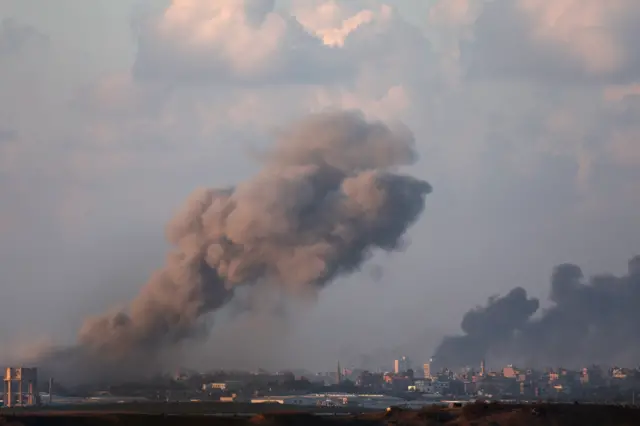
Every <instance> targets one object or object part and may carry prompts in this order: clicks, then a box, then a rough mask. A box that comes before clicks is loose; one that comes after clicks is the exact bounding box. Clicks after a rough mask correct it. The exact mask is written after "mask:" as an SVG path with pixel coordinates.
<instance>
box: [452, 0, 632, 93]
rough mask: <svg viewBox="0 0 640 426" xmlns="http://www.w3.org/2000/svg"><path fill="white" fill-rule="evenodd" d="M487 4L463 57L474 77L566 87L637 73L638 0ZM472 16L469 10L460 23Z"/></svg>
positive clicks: (518, 0)
mask: <svg viewBox="0 0 640 426" xmlns="http://www.w3.org/2000/svg"><path fill="white" fill-rule="evenodd" d="M462 3H464V2H462ZM484 3H485V4H484V7H483V9H482V12H481V13H480V14H479V15H478V16H477V20H476V21H475V23H474V34H473V36H474V42H472V43H470V44H468V45H467V48H466V49H465V53H464V55H466V56H467V58H466V59H467V61H466V66H467V68H468V71H469V73H471V74H479V75H482V76H485V77H489V78H491V77H493V78H505V77H506V78H534V79H538V80H539V79H544V80H546V81H548V82H554V81H555V82H556V83H565V84H566V83H575V82H577V81H584V80H591V81H599V82H604V81H608V80H614V81H619V82H624V81H629V80H630V79H633V78H635V77H636V76H637V75H638V71H639V70H640V54H638V50H637V49H636V48H635V41H634V40H636V39H637V36H638V30H637V22H638V20H639V19H640V4H639V3H638V2H636V1H634V0H612V1H600V0H557V1H546V0H515V1H511V0H491V1H486V0H485V1H484ZM473 15H474V13H471V15H470V14H469V12H468V10H467V14H463V15H462V16H463V17H464V19H462V21H463V22H466V21H467V18H468V17H469V16H473ZM458 20H461V19H460V18H458Z"/></svg>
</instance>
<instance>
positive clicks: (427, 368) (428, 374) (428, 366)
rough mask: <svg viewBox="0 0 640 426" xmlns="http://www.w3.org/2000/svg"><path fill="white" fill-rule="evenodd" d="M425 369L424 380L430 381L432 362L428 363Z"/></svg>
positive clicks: (424, 366)
mask: <svg viewBox="0 0 640 426" xmlns="http://www.w3.org/2000/svg"><path fill="white" fill-rule="evenodd" d="M423 368H424V378H425V379H430V378H431V362H428V363H426V364H425V365H423Z"/></svg>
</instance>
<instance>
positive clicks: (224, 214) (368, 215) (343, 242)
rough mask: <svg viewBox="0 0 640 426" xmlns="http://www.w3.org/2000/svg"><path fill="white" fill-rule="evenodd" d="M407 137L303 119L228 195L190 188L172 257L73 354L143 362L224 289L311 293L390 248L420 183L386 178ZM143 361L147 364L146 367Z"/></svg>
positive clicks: (191, 325) (418, 204)
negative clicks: (264, 287) (260, 285)
mask: <svg viewBox="0 0 640 426" xmlns="http://www.w3.org/2000/svg"><path fill="white" fill-rule="evenodd" d="M413 143H414V140H413V136H412V134H411V132H410V131H409V130H408V129H406V128H405V127H402V126H398V128H397V129H391V128H389V127H387V126H386V125H384V124H382V123H380V122H368V121H366V120H365V119H364V118H363V117H362V116H361V115H360V114H358V113H355V112H326V113H320V114H315V115H311V116H309V117H307V118H305V119H303V120H302V121H301V122H299V123H297V124H295V125H293V126H291V127H290V128H289V129H287V130H286V131H284V132H282V133H281V134H280V137H279V140H278V141H277V143H276V145H275V147H274V149H273V150H272V151H270V152H268V153H267V155H266V156H265V160H264V161H265V162H264V168H263V169H262V170H261V171H260V172H259V173H258V174H257V175H256V176H255V177H253V178H252V179H250V180H248V181H246V182H244V183H242V184H240V185H238V186H237V187H236V188H233V189H201V190H198V191H196V192H195V193H194V194H193V195H192V196H191V197H190V198H189V200H188V201H187V203H186V205H185V206H184V208H183V209H182V211H181V212H180V213H179V214H178V215H177V216H176V217H175V218H174V219H173V220H172V221H171V223H170V224H169V225H168V228H167V236H168V240H169V241H170V243H171V244H172V245H173V246H174V247H175V250H174V251H173V252H172V253H170V254H169V256H168V257H167V261H166V264H165V266H164V267H163V268H162V269H160V270H159V271H157V272H156V273H155V274H154V275H153V276H152V277H151V279H150V280H149V282H148V283H147V284H146V285H145V286H144V288H143V289H142V290H141V292H140V294H139V295H138V296H137V297H136V298H135V299H134V300H133V301H132V302H131V304H130V306H129V307H128V309H126V310H125V311H121V312H116V313H110V314H107V315H103V316H99V317H95V318H91V319H89V320H87V321H86V323H85V324H84V326H83V327H82V329H81V331H80V333H79V347H78V348H77V349H76V350H75V351H74V352H75V353H76V354H78V353H80V352H81V353H82V355H77V356H82V357H83V358H87V357H88V358H90V359H92V360H96V359H99V360H100V361H101V362H102V361H103V360H106V361H110V362H116V363H117V362H119V361H121V360H127V361H130V360H133V359H137V358H138V357H141V358H142V359H147V357H148V356H149V355H150V354H155V353H156V352H157V351H158V350H160V349H162V348H165V347H168V346H169V347H170V346H171V345H173V344H174V343H177V342H180V341H181V340H183V339H185V338H187V337H189V336H192V335H193V334H194V333H196V332H198V331H199V330H201V327H200V326H201V325H202V316H203V315H204V314H207V313H208V312H211V311H214V310H216V309H218V308H220V307H221V306H223V305H224V304H225V303H226V302H227V301H229V299H230V298H231V297H232V296H233V292H234V288H236V287H237V286H242V285H251V284H254V283H257V282H265V281H266V282H269V283H270V284H273V285H277V286H281V287H282V288H283V289H285V290H286V291H289V292H291V293H294V294H297V293H308V292H310V291H316V290H317V289H319V288H321V287H323V286H324V285H326V284H327V283H328V282H330V281H331V280H332V279H333V278H334V277H335V276H336V275H338V274H341V273H348V272H350V271H353V270H355V269H357V268H358V267H359V266H360V265H361V264H362V262H363V261H364V260H366V259H367V257H368V256H369V255H370V253H371V251H372V250H373V249H376V248H379V249H383V250H395V249H398V248H399V247H400V245H401V237H402V236H403V234H404V233H405V231H406V230H407V228H408V227H409V225H410V224H412V223H413V222H414V221H415V220H416V219H417V217H418V216H419V214H420V213H421V211H422V210H423V208H424V197H425V195H426V194H428V193H429V192H430V191H431V187H430V186H429V184H427V183H426V182H424V181H422V180H418V179H415V178H412V177H409V176H405V175H401V174H396V173H394V170H393V168H394V167H395V166H401V165H406V164H410V163H412V162H413V161H414V159H415V155H414V150H413ZM145 362H147V363H148V362H149V361H148V360H147V361H145Z"/></svg>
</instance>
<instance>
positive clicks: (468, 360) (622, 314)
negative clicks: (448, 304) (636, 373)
mask: <svg viewBox="0 0 640 426" xmlns="http://www.w3.org/2000/svg"><path fill="white" fill-rule="evenodd" d="M549 298H550V300H551V301H552V302H553V305H552V307H551V308H549V309H547V310H545V311H544V312H542V315H541V316H540V317H537V318H533V315H534V314H535V313H536V312H537V311H538V305H539V304H538V300H537V299H535V298H528V297H527V293H526V291H525V290H524V289H522V288H520V287H517V288H515V289H513V290H511V292H509V293H508V294H507V295H506V296H504V297H497V298H492V299H490V300H489V302H488V303H487V305H486V306H485V307H480V308H476V309H474V310H471V311H469V312H468V313H467V314H466V315H465V316H464V318H463V320H462V324H461V328H462V331H463V332H464V334H463V335H459V336H449V337H445V338H444V339H443V341H442V342H441V344H440V346H439V347H438V348H437V350H436V352H435V355H434V362H435V363H436V364H437V365H438V366H447V367H460V366H466V365H470V366H477V365H479V363H480V361H481V360H482V359H484V358H488V359H489V361H490V360H491V359H494V360H496V361H497V362H498V363H507V362H509V363H516V364H517V363H519V364H521V365H526V366H532V367H544V366H564V367H580V366H584V365H588V364H592V363H598V364H606V365H632V366H633V365H636V364H637V363H638V359H640V341H639V339H640V327H639V326H640V310H639V309H638V306H640V256H636V257H634V258H633V259H631V260H630V261H629V270H628V273H627V274H626V275H624V276H621V277H616V276H613V275H610V274H608V275H596V276H593V277H591V278H589V279H585V277H584V274H583V273H582V270H581V269H580V267H578V266H576V265H572V264H562V265H558V266H556V267H555V268H554V270H553V273H552V275H551V291H550V295H549Z"/></svg>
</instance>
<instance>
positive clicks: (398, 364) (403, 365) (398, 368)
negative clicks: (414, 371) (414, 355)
mask: <svg viewBox="0 0 640 426" xmlns="http://www.w3.org/2000/svg"><path fill="white" fill-rule="evenodd" d="M410 369H411V361H410V360H409V358H407V357H406V356H403V357H402V358H399V359H396V360H395V361H394V364H393V372H394V373H396V374H399V373H404V372H405V371H407V370H410Z"/></svg>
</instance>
